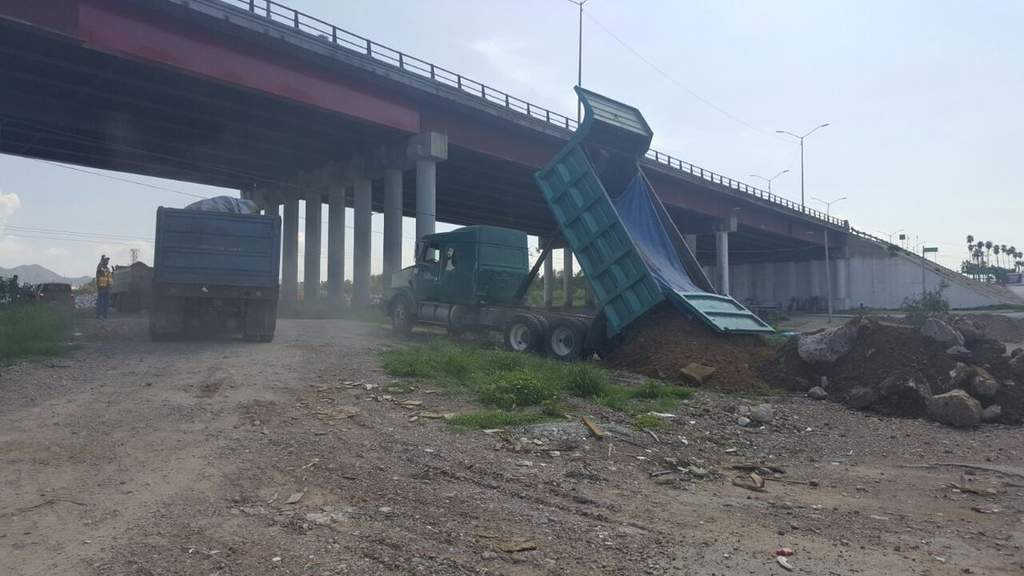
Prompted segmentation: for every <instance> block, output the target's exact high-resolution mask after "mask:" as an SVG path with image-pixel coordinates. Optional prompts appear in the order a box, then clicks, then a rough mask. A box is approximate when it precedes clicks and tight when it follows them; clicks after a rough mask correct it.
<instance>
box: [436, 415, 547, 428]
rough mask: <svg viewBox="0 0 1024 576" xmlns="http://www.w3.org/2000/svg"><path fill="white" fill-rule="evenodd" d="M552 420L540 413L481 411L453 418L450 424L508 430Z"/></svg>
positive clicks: (457, 426) (458, 426) (460, 426)
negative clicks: (513, 427) (512, 427)
mask: <svg viewBox="0 0 1024 576" xmlns="http://www.w3.org/2000/svg"><path fill="white" fill-rule="evenodd" d="M546 420H551V417H550V416H548V415H545V414H543V413H539V412H525V411H518V412H508V411H506V410H481V411H479V412H466V413H464V414H457V415H455V416H452V417H451V418H450V419H449V420H448V422H449V423H450V424H451V425H452V426H455V427H456V428H465V429H475V430H486V429H488V428H508V427H511V426H528V425H530V424H537V423H538V422H544V421H546Z"/></svg>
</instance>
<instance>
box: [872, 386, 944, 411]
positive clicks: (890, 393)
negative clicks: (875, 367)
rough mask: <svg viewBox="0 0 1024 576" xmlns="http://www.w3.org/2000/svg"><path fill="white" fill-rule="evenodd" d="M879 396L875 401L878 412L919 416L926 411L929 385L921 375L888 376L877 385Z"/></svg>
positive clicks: (930, 392)
mask: <svg viewBox="0 0 1024 576" xmlns="http://www.w3.org/2000/svg"><path fill="white" fill-rule="evenodd" d="M878 391H879V394H880V396H881V398H880V399H879V401H878V402H876V403H875V409H876V410H878V411H880V412H885V413H889V414H897V415H899V416H910V417H914V418H920V417H922V416H925V415H926V414H927V413H928V402H929V401H930V400H931V397H932V389H931V386H929V385H928V382H927V381H926V380H925V379H924V378H923V377H921V376H915V377H910V378H908V377H906V376H889V377H888V378H886V379H885V380H883V381H882V383H881V384H880V385H879V386H878Z"/></svg>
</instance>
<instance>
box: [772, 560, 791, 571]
mask: <svg viewBox="0 0 1024 576" xmlns="http://www.w3.org/2000/svg"><path fill="white" fill-rule="evenodd" d="M775 561H776V562H778V563H779V566H782V568H783V569H784V570H786V571H787V572H792V571H793V565H792V564H790V563H789V560H786V557H785V556H776V557H775Z"/></svg>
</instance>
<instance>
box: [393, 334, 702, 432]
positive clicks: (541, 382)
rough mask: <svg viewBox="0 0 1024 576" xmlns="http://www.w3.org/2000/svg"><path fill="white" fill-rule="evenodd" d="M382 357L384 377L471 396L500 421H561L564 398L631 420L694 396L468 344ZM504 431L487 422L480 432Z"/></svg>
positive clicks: (592, 368) (595, 369) (581, 365)
mask: <svg viewBox="0 0 1024 576" xmlns="http://www.w3.org/2000/svg"><path fill="white" fill-rule="evenodd" d="M382 354H383V360H384V362H383V363H384V370H385V372H387V373H388V374H389V375H391V376H396V377H401V378H418V379H422V380H429V381H431V382H432V383H433V384H436V385H438V386H440V387H442V388H444V389H447V390H449V391H451V392H455V393H459V394H467V395H471V396H473V397H474V398H475V399H476V400H477V401H479V402H480V403H482V404H484V405H486V406H489V407H492V408H496V409H497V410H488V411H485V412H482V414H487V415H489V416H490V417H491V418H499V419H500V418H501V417H499V416H497V415H496V414H498V413H504V414H506V415H508V418H511V419H514V418H515V417H518V416H519V415H524V416H522V417H523V418H552V417H560V416H561V415H562V414H563V413H564V411H565V410H564V408H563V405H562V402H563V401H564V400H565V399H567V398H588V399H592V400H593V401H595V402H597V403H598V404H601V405H603V406H606V407H608V408H612V409H614V410H619V411H622V412H626V413H628V414H631V415H639V414H644V413H646V412H650V411H652V410H653V411H656V412H669V411H671V410H673V409H675V408H676V406H678V404H679V402H680V401H681V400H683V399H685V398H687V397H689V396H690V395H691V394H692V393H693V391H692V390H690V389H688V388H681V387H678V386H673V385H669V384H664V383H661V382H657V381H653V380H652V381H648V382H646V383H644V384H643V385H641V386H622V385H619V384H613V383H612V382H610V381H609V379H608V374H607V372H606V371H605V370H604V369H603V368H601V367H600V366H598V365H595V364H590V363H586V362H575V363H565V362H558V361H554V360H549V359H546V358H543V357H540V356H534V355H530V354H521V353H515V352H509V351H505V350H493V349H487V348H482V347H480V346H477V345H473V344H468V343H455V342H450V341H440V342H434V343H431V344H427V345H421V346H411V347H408V348H400V349H391V350H386V351H384V352H383V353H382ZM536 408H539V409H540V412H537V411H536ZM527 415H528V416H527ZM456 425H457V426H463V427H470V426H469V425H468V424H467V425H463V424H456ZM504 425H505V424H500V423H496V422H495V421H493V420H492V421H489V422H488V423H487V425H483V426H482V427H484V428H500V427H502V426H504ZM508 425H514V424H508Z"/></svg>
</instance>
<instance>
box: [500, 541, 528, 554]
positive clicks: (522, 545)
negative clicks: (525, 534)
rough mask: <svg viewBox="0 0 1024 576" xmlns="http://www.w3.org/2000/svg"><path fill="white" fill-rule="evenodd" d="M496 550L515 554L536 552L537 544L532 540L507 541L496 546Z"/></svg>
mask: <svg viewBox="0 0 1024 576" xmlns="http://www.w3.org/2000/svg"><path fill="white" fill-rule="evenodd" d="M495 548H497V549H498V550H500V551H502V552H506V553H509V554H514V553H516V552H527V551H529V550H536V549H537V544H536V543H535V542H533V541H531V540H506V541H504V542H498V543H497V544H495Z"/></svg>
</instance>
